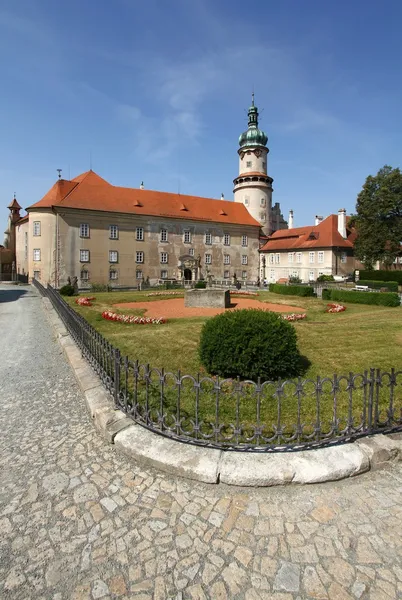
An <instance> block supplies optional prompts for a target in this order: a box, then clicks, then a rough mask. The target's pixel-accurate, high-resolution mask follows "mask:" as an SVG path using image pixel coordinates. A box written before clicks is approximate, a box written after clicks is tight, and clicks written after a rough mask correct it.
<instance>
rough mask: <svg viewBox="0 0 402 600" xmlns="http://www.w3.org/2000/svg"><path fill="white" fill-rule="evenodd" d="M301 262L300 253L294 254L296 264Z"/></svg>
mask: <svg viewBox="0 0 402 600" xmlns="http://www.w3.org/2000/svg"><path fill="white" fill-rule="evenodd" d="M301 261H302V253H301V252H296V262H297V263H301Z"/></svg>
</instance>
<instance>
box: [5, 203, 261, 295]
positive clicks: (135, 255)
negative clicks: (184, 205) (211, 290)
mask: <svg viewBox="0 0 402 600" xmlns="http://www.w3.org/2000/svg"><path fill="white" fill-rule="evenodd" d="M30 215H31V216H30V222H31V224H30V227H29V245H30V252H29V273H30V274H32V276H33V274H34V273H37V276H38V278H40V279H41V280H42V281H44V282H50V283H51V284H52V285H55V286H57V287H58V286H61V285H63V284H64V283H66V281H67V278H68V277H69V276H70V277H71V276H77V277H78V279H79V285H80V287H85V286H86V285H87V284H89V282H96V283H102V284H112V285H115V286H135V285H137V284H138V283H139V282H140V281H145V280H147V279H149V281H150V283H151V284H155V283H157V282H158V281H160V280H163V279H164V280H172V279H176V280H181V279H182V278H183V277H184V279H186V280H198V279H206V278H207V274H208V272H209V274H210V275H212V277H213V278H214V279H227V280H228V281H229V280H230V279H231V278H232V277H233V275H234V274H236V276H237V278H238V279H239V280H243V281H246V280H248V281H250V280H254V281H255V280H256V279H257V278H258V263H259V257H258V247H259V228H258V227H255V226H250V225H238V224H230V223H228V224H227V225H222V224H218V223H213V222H206V223H205V222H199V221H195V220H194V221H192V220H188V219H168V218H162V217H159V218H158V217H149V216H146V215H129V214H127V215H124V214H117V213H107V212H100V211H99V212H95V211H87V210H85V211H84V210H76V209H64V210H60V211H57V213H56V214H54V213H53V212H51V211H49V210H44V209H40V210H39V209H33V210H32V211H31V213H30ZM34 223H40V235H36V236H34V235H33V224H34ZM82 226H86V227H85V228H83V227H82ZM112 226H113V236H117V237H115V238H114V239H112V238H111V235H112V234H111V231H112V230H111V227H112ZM37 227H38V226H37ZM187 232H188V233H187ZM83 233H85V237H84V236H83V235H82V234H83ZM56 240H57V243H56ZM185 240H188V241H185ZM206 241H208V242H209V241H211V243H206ZM18 249H19V251H18V253H17V265H18V267H20V266H22V264H23V261H24V257H25V249H24V248H23V247H22V244H21V243H19V245H18ZM38 251H39V252H38ZM139 253H142V254H139Z"/></svg>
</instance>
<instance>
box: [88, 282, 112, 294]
mask: <svg viewBox="0 0 402 600" xmlns="http://www.w3.org/2000/svg"><path fill="white" fill-rule="evenodd" d="M111 289H112V288H111V287H110V286H109V285H106V284H104V283H96V282H93V283H91V285H90V290H91V292H110V291H111Z"/></svg>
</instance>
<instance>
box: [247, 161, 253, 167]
mask: <svg viewBox="0 0 402 600" xmlns="http://www.w3.org/2000/svg"><path fill="white" fill-rule="evenodd" d="M252 164H253V163H252V162H251V160H247V161H246V167H247V168H248V169H249V168H250V167H251V165H252Z"/></svg>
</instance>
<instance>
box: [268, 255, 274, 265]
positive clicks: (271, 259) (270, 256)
mask: <svg viewBox="0 0 402 600" xmlns="http://www.w3.org/2000/svg"><path fill="white" fill-rule="evenodd" d="M269 262H270V264H271V265H273V264H274V262H275V254H270V255H269Z"/></svg>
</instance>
